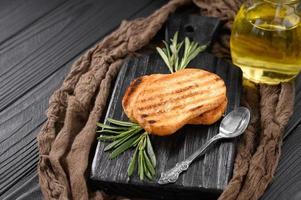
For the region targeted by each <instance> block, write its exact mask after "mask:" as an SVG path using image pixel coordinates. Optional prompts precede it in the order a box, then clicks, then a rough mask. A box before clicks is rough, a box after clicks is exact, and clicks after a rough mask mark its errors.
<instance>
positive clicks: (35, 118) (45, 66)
mask: <svg viewBox="0 0 301 200" xmlns="http://www.w3.org/2000/svg"><path fill="white" fill-rule="evenodd" d="M164 3H166V1H165V0H156V1H151V0H139V1H138V0H133V1H130V3H128V4H127V3H124V1H122V0H112V1H108V0H93V1H92V0H88V1H86V0H75V1H73V0H1V1H0V28H1V31H0V84H1V87H0V110H1V111H0V152H1V153H0V165H1V167H3V169H4V168H5V169H6V170H1V168H0V177H1V178H0V199H12V200H15V199H41V194H40V192H39V189H38V180H37V174H36V170H35V165H36V162H37V156H38V155H37V146H36V144H37V143H36V140H35V137H36V134H37V133H38V131H39V128H40V126H41V124H42V123H43V121H44V120H45V115H44V112H45V109H46V108H47V104H48V98H49V96H50V95H51V93H52V92H53V91H54V90H55V88H57V87H59V85H60V82H61V81H62V79H63V77H64V76H65V74H66V73H68V70H69V68H70V65H71V63H72V62H73V60H74V59H75V58H76V57H78V56H79V55H80V54H81V53H83V52H84V51H85V50H86V49H87V48H90V47H91V46H93V45H94V44H95V42H97V41H99V40H101V39H102V38H103V37H104V36H105V35H106V34H108V33H110V32H111V31H112V30H113V29H115V28H116V27H117V26H118V24H119V22H120V21H121V20H123V19H126V18H127V19H131V18H134V17H138V16H145V15H148V14H149V13H150V12H151V11H153V10H155V9H157V8H159V7H160V6H161V5H162V4H164ZM120 5H122V6H120ZM299 80H301V78H299ZM300 82H301V81H299V83H300ZM299 85H300V84H299ZM297 91H298V92H299V94H300V91H301V86H300V87H298V88H297ZM296 102H301V99H300V95H298V99H297V100H296ZM296 108H299V109H300V107H296ZM299 113H300V112H299ZM295 119H296V123H297V121H298V120H299V119H300V117H298V116H297V115H296V118H295ZM290 127H291V134H292V135H293V139H291V140H288V139H289V138H290V136H288V137H287V139H286V140H285V141H284V146H283V151H286V150H287V149H292V150H288V153H287V154H283V155H285V156H287V157H288V158H287V159H288V160H284V161H280V162H284V163H285V162H287V163H289V166H290V167H288V165H284V164H282V165H279V167H278V170H277V171H280V172H281V174H283V175H282V176H279V175H278V173H277V175H276V178H275V181H274V182H273V184H272V186H271V187H270V188H268V190H267V194H269V195H267V196H264V198H263V199H266V200H270V199H271V197H277V198H278V199H281V200H285V199H287V198H286V197H294V198H295V199H298V196H297V195H298V192H297V191H300V190H301V185H300V181H299V180H300V174H301V172H300V171H299V170H298V169H300V158H301V156H300V155H301V149H300V148H298V144H299V143H300V141H299V140H298V138H301V134H299V133H301V130H300V128H299V129H294V126H293V125H292V126H290ZM283 155H282V156H281V160H283V159H284V156H283ZM290 155H291V156H290ZM289 159H292V161H293V162H288V161H289ZM291 170H292V172H294V173H290V171H291ZM278 176H279V178H277V177H278ZM294 177H297V178H294ZM298 177H299V178H298ZM7 180H9V181H7ZM11 180H13V183H11ZM4 182H5V183H7V184H3V183H4ZM286 182H289V186H290V188H291V189H290V188H287V187H286ZM278 188H282V189H279V190H278ZM283 188H284V189H283ZM269 191H271V192H269ZM280 192H281V193H280Z"/></svg>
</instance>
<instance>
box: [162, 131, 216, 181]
mask: <svg viewBox="0 0 301 200" xmlns="http://www.w3.org/2000/svg"><path fill="white" fill-rule="evenodd" d="M221 138H222V136H221V135H220V134H217V135H215V136H214V137H212V138H211V139H210V140H209V141H208V142H206V143H205V144H204V145H203V146H202V147H201V148H199V149H198V150H197V151H195V152H194V153H193V154H192V155H190V156H189V157H188V158H187V159H185V160H183V161H181V162H178V163H177V164H176V165H175V166H174V167H173V168H171V169H169V170H168V171H166V172H162V173H161V176H160V179H159V181H158V183H159V184H167V183H174V182H176V181H177V180H178V178H179V175H180V174H181V173H182V172H183V171H186V170H187V169H188V168H189V166H190V164H191V163H192V162H193V161H194V160H195V159H196V158H197V157H199V156H200V155H202V154H204V153H205V151H206V150H207V148H208V147H209V146H210V145H211V144H212V143H214V142H215V141H217V140H219V139H221Z"/></svg>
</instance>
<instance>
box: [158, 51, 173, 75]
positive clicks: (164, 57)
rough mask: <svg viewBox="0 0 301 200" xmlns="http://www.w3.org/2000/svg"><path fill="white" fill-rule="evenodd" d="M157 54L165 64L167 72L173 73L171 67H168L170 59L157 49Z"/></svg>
mask: <svg viewBox="0 0 301 200" xmlns="http://www.w3.org/2000/svg"><path fill="white" fill-rule="evenodd" d="M156 49H157V51H158V53H159V54H160V56H161V58H162V59H163V61H164V62H165V64H166V65H167V67H168V69H169V71H170V72H171V73H173V69H172V66H171V65H170V64H171V62H170V58H169V57H167V55H166V54H165V53H164V51H163V50H162V49H160V48H159V47H157V48H156Z"/></svg>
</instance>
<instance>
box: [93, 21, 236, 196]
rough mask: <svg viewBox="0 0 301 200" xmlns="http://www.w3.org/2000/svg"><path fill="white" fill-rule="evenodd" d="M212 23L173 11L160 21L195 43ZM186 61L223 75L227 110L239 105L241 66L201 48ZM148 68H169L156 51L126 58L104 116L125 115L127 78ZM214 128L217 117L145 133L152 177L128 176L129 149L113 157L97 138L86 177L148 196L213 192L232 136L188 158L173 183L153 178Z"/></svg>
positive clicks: (223, 176)
mask: <svg viewBox="0 0 301 200" xmlns="http://www.w3.org/2000/svg"><path fill="white" fill-rule="evenodd" d="M181 19H185V20H184V21H183V20H181ZM218 23H219V22H218V20H216V19H214V18H207V17H199V16H189V17H187V16H186V18H183V17H181V18H179V17H173V18H172V19H171V20H170V21H169V22H168V24H167V26H166V27H167V29H166V30H167V31H166V34H167V37H169V38H170V37H171V36H172V35H173V33H174V31H175V30H180V35H181V37H183V36H189V37H190V38H192V39H194V40H196V41H199V42H200V43H206V42H208V41H210V40H211V39H212V37H213V35H214V32H215V30H216V29H217V27H218ZM188 27H189V28H188ZM202 29H204V30H205V29H206V33H207V34H205V35H203V36H200V35H198V34H197V32H200V31H201V30H202ZM189 66H190V67H193V68H200V69H205V70H208V71H210V72H214V73H216V74H218V75H219V76H220V77H221V78H223V79H224V81H225V83H226V86H227V97H228V108H227V112H229V111H230V110H233V109H234V108H235V107H237V106H239V104H240V94H241V71H240V70H239V69H238V68H236V67H234V66H233V65H232V64H230V63H229V62H228V61H224V60H221V59H218V58H216V57H214V56H213V55H211V54H209V53H206V52H204V53H201V54H200V55H199V56H198V57H197V58H196V59H194V60H193V61H192V62H191V63H190V64H189ZM153 73H164V74H167V73H169V71H168V69H167V67H166V66H165V64H164V62H163V61H162V59H161V58H160V57H159V55H158V54H157V53H156V52H153V53H151V54H148V55H143V56H140V57H138V58H137V57H136V58H129V59H127V61H126V62H125V63H124V65H123V67H122V69H121V71H120V73H119V75H118V78H117V80H116V84H115V88H114V90H113V93H112V97H111V100H110V103H109V107H108V110H107V114H106V117H110V118H114V119H118V120H128V119H127V117H126V115H125V114H124V112H123V109H122V105H121V101H122V97H123V95H124V92H125V90H126V89H127V87H128V86H129V84H130V82H131V81H132V80H133V79H135V78H137V77H139V76H143V75H146V74H153ZM218 128H219V122H218V123H216V124H214V125H211V126H201V125H195V126H192V125H186V126H185V127H184V128H182V129H180V130H179V131H178V132H177V133H176V134H174V135H171V136H168V137H155V136H151V140H152V143H153V147H154V150H155V153H156V156H157V161H158V164H157V168H156V171H157V176H156V179H155V180H154V181H148V180H146V181H140V180H139V178H138V176H137V175H136V174H135V175H134V176H133V177H131V178H130V179H129V178H128V176H127V168H128V165H129V162H130V158H131V156H132V154H133V151H127V152H125V153H124V154H122V155H121V156H119V157H118V158H116V159H113V160H110V159H109V153H106V152H103V149H104V147H105V146H106V145H107V144H106V143H103V142H98V145H97V149H96V153H95V157H94V160H93V164H92V171H91V179H92V180H94V181H95V183H96V184H97V185H98V186H100V187H101V188H102V189H104V190H106V191H107V192H109V193H115V194H116V193H117V194H122V195H127V196H136V197H144V198H153V199H193V198H197V197H198V198H200V197H202V198H201V199H208V198H209V199H212V198H216V197H217V196H218V195H219V194H220V193H221V192H222V190H223V189H224V188H225V186H226V185H227V183H228V181H229V179H230V177H231V172H232V167H233V162H234V154H235V146H236V145H235V140H224V141H222V142H220V143H217V144H216V145H215V146H214V148H211V149H210V150H209V151H208V152H207V153H206V154H205V155H204V156H202V157H200V158H199V159H198V160H197V161H196V162H194V163H193V164H192V165H191V166H190V168H189V169H188V171H187V172H186V173H184V174H182V175H181V176H180V178H179V180H178V181H177V182H176V183H174V184H170V185H164V186H162V185H158V184H157V180H158V178H159V176H160V173H161V172H162V171H165V170H167V169H169V168H171V167H172V166H174V165H175V164H176V163H177V162H179V161H182V160H183V159H185V158H187V157H188V156H189V155H190V154H192V153H193V152H194V151H195V150H197V149H198V148H199V147H200V146H202V145H203V144H204V143H205V142H206V141H208V140H209V139H210V138H211V137H213V136H214V135H216V134H217V133H218Z"/></svg>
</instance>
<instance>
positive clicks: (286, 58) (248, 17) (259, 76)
mask: <svg viewBox="0 0 301 200" xmlns="http://www.w3.org/2000/svg"><path fill="white" fill-rule="evenodd" d="M300 13H301V5H300V0H298V1H296V0H294V1H293V0H251V1H247V2H246V3H244V4H243V5H242V6H241V8H240V10H239V12H238V14H237V16H236V18H235V21H234V24H233V27H232V33H231V41H230V46H231V56H232V60H233V63H234V64H235V65H237V66H239V67H240V68H241V69H242V71H243V76H244V77H245V78H247V79H249V80H251V81H254V82H256V83H267V84H278V83H280V82H286V81H289V80H291V79H292V78H294V77H295V76H296V75H297V74H298V73H299V71H300V69H301V25H300V23H301V22H300V21H301V19H300V16H301V15H300Z"/></svg>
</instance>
